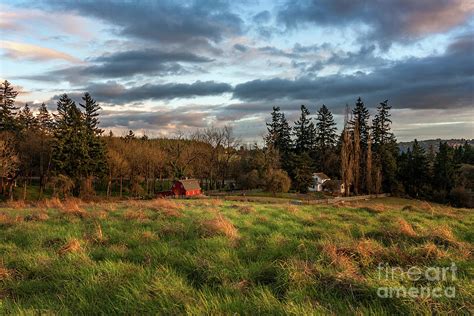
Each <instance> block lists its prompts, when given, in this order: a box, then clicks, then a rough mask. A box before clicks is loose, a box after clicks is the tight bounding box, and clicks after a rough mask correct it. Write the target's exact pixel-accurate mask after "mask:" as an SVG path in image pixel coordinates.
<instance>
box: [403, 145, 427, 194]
mask: <svg viewBox="0 0 474 316" xmlns="http://www.w3.org/2000/svg"><path fill="white" fill-rule="evenodd" d="M409 168H410V169H409V174H408V179H409V184H410V185H409V193H410V194H411V195H412V196H414V197H417V198H420V197H424V196H425V193H427V192H428V191H429V187H428V186H429V184H430V178H429V170H428V159H427V157H426V152H425V149H424V148H423V147H421V146H420V144H419V143H418V141H417V140H416V139H415V141H414V142H413V147H412V150H411V157H410V159H409Z"/></svg>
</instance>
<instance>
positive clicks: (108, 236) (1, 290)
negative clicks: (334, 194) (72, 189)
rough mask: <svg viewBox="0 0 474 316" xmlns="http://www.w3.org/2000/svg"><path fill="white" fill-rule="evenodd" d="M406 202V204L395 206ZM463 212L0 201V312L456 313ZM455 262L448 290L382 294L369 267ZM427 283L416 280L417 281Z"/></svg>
mask: <svg viewBox="0 0 474 316" xmlns="http://www.w3.org/2000/svg"><path fill="white" fill-rule="evenodd" d="M402 209H405V210H402ZM473 244H474V216H473V212H472V210H468V209H452V208H449V207H444V206H439V205H429V204H427V203H424V202H419V201H409V200H403V199H395V198H384V199H375V200H370V201H365V202H353V203H345V204H344V205H339V206H337V205H330V206H328V205H305V206H302V205H298V206H296V205H290V204H285V203H283V202H280V203H274V204H258V203H244V202H235V201H221V200H183V201H179V200H177V201H168V200H166V201H162V200H155V201H140V202H139V201H130V202H110V203H106V202H103V203H95V204H83V203H81V202H79V201H76V200H70V201H67V202H64V203H59V202H57V201H56V202H54V201H53V202H50V203H42V204H39V205H36V206H24V205H21V203H16V204H15V203H14V204H4V205H2V206H0V314H27V315H29V314H61V315H63V314H66V315H67V314H70V315H90V314H170V315H175V314H244V315H245V314H247V315H255V314H277V315H278V314H282V315H283V314H295V315H313V314H431V313H448V312H453V311H456V313H460V314H462V313H464V314H467V313H469V311H472V309H473V302H474V285H473V283H472V280H473V276H474V275H473V273H474V272H473V268H474V264H473V262H474V260H473V257H472V249H473ZM452 262H454V263H455V264H456V266H457V268H458V271H457V277H458V278H457V280H455V281H451V280H447V281H440V282H429V283H428V285H429V286H441V287H447V286H450V285H453V286H455V288H456V296H455V297H454V298H447V297H440V298H434V297H429V298H424V299H419V298H416V299H414V298H380V297H378V295H377V288H379V287H386V286H390V287H396V286H408V287H410V286H417V287H418V286H421V285H423V284H424V283H423V281H422V280H421V281H410V280H406V279H400V278H396V279H394V280H386V279H384V278H380V277H379V274H378V270H377V267H378V265H379V263H387V264H389V265H390V266H393V267H401V268H403V269H406V268H409V267H411V266H417V267H420V268H422V269H424V268H426V267H432V266H440V267H445V266H449V265H450V264H451V263H452ZM425 283H426V282H425Z"/></svg>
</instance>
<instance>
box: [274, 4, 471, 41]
mask: <svg viewBox="0 0 474 316" xmlns="http://www.w3.org/2000/svg"><path fill="white" fill-rule="evenodd" d="M473 13H474V5H473V4H472V0H452V1H446V0H418V1H412V0H394V1H372V0H355V1H348V0H314V1H309V0H306V1H288V2H287V3H286V4H285V5H283V7H282V8H281V9H280V11H279V14H278V20H279V21H280V22H282V23H284V24H285V25H286V26H287V28H290V29H291V28H295V27H298V26H300V25H303V24H307V23H313V24H316V25H322V26H332V27H336V28H338V27H341V26H351V25H354V24H362V25H366V26H368V27H370V31H369V32H368V33H367V34H364V38H365V39H369V40H375V41H377V42H378V43H379V44H381V46H382V47H384V48H387V47H389V46H390V44H391V42H392V41H401V42H404V41H408V40H411V39H416V38H420V37H423V36H426V35H429V34H433V33H441V32H446V31H448V30H450V29H452V28H454V27H456V26H459V25H462V24H463V23H465V22H466V21H467V20H468V19H469V18H470V17H471V16H472V15H473Z"/></svg>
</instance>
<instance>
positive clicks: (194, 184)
mask: <svg viewBox="0 0 474 316" xmlns="http://www.w3.org/2000/svg"><path fill="white" fill-rule="evenodd" d="M177 182H181V183H182V184H183V187H184V189H185V190H186V191H190V190H200V189H201V186H200V185H199V181H198V180H196V179H186V180H179V181H177Z"/></svg>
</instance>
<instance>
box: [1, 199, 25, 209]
mask: <svg viewBox="0 0 474 316" xmlns="http://www.w3.org/2000/svg"><path fill="white" fill-rule="evenodd" d="M5 205H6V207H7V208H12V209H16V210H18V209H24V208H27V207H28V204H26V202H25V201H23V200H17V201H8V202H6V203H5Z"/></svg>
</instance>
